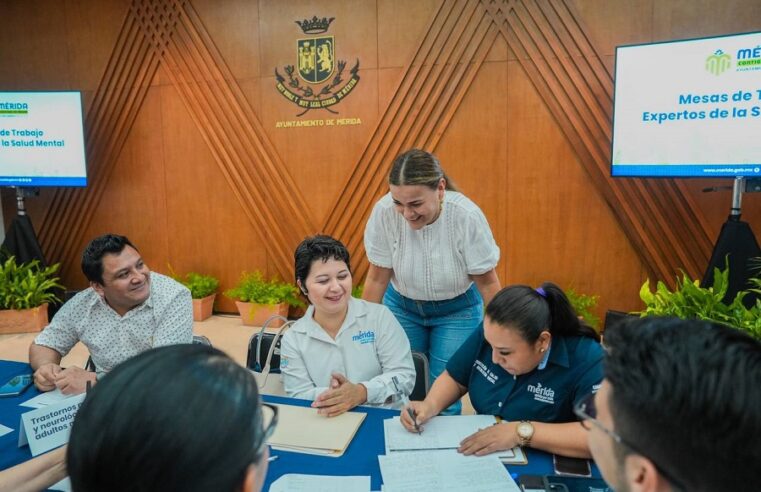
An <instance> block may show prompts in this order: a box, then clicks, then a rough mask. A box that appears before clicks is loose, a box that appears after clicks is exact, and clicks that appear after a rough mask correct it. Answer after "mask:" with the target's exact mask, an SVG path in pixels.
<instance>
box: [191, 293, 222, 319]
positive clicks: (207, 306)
mask: <svg viewBox="0 0 761 492" xmlns="http://www.w3.org/2000/svg"><path fill="white" fill-rule="evenodd" d="M216 297H217V294H212V295H210V296H206V297H204V298H201V299H193V321H203V320H205V319H208V318H210V317H211V311H212V309H213V308H214V299H215V298H216Z"/></svg>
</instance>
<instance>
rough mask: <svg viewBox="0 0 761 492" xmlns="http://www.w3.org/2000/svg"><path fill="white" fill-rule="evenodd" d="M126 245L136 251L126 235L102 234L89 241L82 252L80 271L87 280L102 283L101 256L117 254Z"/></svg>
mask: <svg viewBox="0 0 761 492" xmlns="http://www.w3.org/2000/svg"><path fill="white" fill-rule="evenodd" d="M127 246H131V247H132V248H134V249H135V251H137V248H135V245H134V244H132V243H131V242H130V241H129V239H127V236H120V235H118V234H104V235H102V236H98V237H96V238H95V239H93V240H92V241H90V244H88V245H87V247H85V250H84V251H83V252H82V273H84V274H85V277H87V280H89V281H90V282H95V283H98V284H101V285H103V256H105V255H107V254H115V255H118V254H119V253H121V252H122V251H123V250H124V248H126V247H127Z"/></svg>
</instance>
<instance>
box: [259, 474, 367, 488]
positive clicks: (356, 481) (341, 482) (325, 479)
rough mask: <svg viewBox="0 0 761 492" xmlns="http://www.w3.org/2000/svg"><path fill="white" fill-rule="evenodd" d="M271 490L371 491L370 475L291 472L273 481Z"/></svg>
mask: <svg viewBox="0 0 761 492" xmlns="http://www.w3.org/2000/svg"><path fill="white" fill-rule="evenodd" d="M270 492H370V477H334V476H324V475H301V474H298V473H289V474H287V475H283V476H282V477H280V478H278V479H277V480H275V481H274V482H272V485H270Z"/></svg>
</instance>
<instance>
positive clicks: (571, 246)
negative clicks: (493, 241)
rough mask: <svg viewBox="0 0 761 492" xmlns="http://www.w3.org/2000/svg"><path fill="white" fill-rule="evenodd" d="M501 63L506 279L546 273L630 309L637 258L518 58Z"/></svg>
mask: <svg viewBox="0 0 761 492" xmlns="http://www.w3.org/2000/svg"><path fill="white" fill-rule="evenodd" d="M508 66H509V68H508V73H509V77H508V83H507V85H508V88H509V90H508V101H509V102H508V113H507V120H508V121H509V122H511V123H510V124H509V125H508V132H507V134H506V140H507V141H508V142H509V144H508V158H507V167H508V171H507V176H508V180H507V189H506V192H505V200H506V202H507V210H508V212H509V213H508V216H507V217H506V219H505V224H507V226H508V227H507V230H508V231H509V236H508V239H507V254H506V255H505V258H506V260H507V261H508V266H507V271H508V274H507V282H508V283H525V284H529V285H533V286H537V285H539V284H540V283H541V282H543V281H546V280H551V281H554V282H556V283H558V284H559V285H560V286H562V287H564V288H567V287H573V288H575V289H576V291H577V292H587V293H596V294H598V295H600V303H601V305H602V306H613V307H615V308H617V309H621V310H633V309H636V308H637V307H638V304H639V303H638V302H637V297H636V295H634V296H633V295H632V293H636V292H638V290H639V287H640V285H642V282H643V281H644V278H643V277H644V275H645V274H644V268H643V266H642V263H641V260H640V258H639V257H638V255H637V253H636V252H635V250H634V249H633V247H632V245H631V244H630V243H629V241H628V240H627V237H626V235H625V234H624V233H623V232H622V231H621V228H620V226H619V224H618V223H617V222H616V219H615V216H614V215H613V213H612V212H611V210H610V208H609V207H608V206H607V204H606V203H605V201H604V200H603V199H602V197H601V196H600V195H599V194H598V193H597V192H596V190H595V186H594V183H593V182H592V181H591V180H590V179H589V177H588V176H587V175H586V172H585V171H584V169H583V166H581V164H580V163H579V162H578V158H577V156H576V155H575V154H574V152H573V148H572V147H571V146H570V145H569V143H568V142H567V140H566V139H565V138H563V135H562V133H561V131H560V130H559V129H558V128H557V125H556V123H555V121H554V118H553V117H552V114H551V113H550V112H549V111H548V109H547V108H546V106H545V105H544V104H543V102H542V99H541V97H540V96H539V94H538V93H537V91H536V89H535V88H534V87H533V85H532V84H531V82H530V80H529V79H528V77H527V76H526V74H525V72H524V70H523V69H522V67H521V66H520V64H519V63H518V62H515V61H512V62H510V63H509V64H508Z"/></svg>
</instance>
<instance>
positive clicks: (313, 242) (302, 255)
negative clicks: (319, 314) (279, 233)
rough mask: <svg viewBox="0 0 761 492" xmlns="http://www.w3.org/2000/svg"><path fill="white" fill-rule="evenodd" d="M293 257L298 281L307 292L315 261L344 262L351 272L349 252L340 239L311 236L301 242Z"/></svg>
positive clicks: (319, 235)
mask: <svg viewBox="0 0 761 492" xmlns="http://www.w3.org/2000/svg"><path fill="white" fill-rule="evenodd" d="M293 256H294V260H295V263H296V268H295V271H296V281H297V282H298V281H301V287H302V289H304V290H305V292H306V285H305V281H306V278H307V277H308V276H309V271H310V270H311V269H312V263H313V262H314V261H315V260H322V261H323V262H325V261H328V260H329V259H331V258H332V259H334V260H337V261H343V262H344V263H346V268H348V269H349V271H350V272H351V265H350V264H349V250H347V249H346V246H344V245H343V243H342V242H341V241H339V240H338V239H334V238H332V237H330V236H326V235H323V234H318V235H316V236H310V237H308V238H306V239H304V240H303V241H301V244H299V245H298V247H296V252H295V253H294V255H293Z"/></svg>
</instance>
